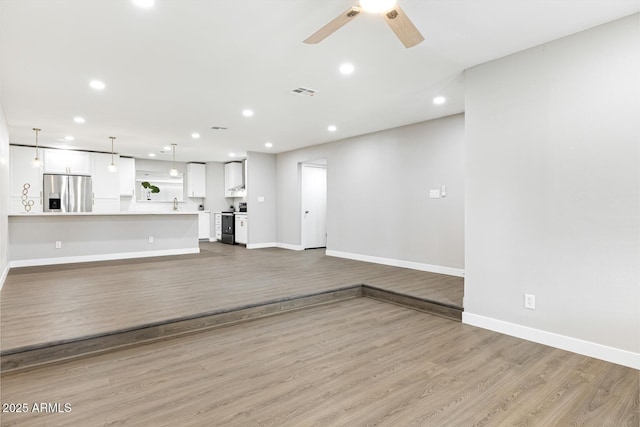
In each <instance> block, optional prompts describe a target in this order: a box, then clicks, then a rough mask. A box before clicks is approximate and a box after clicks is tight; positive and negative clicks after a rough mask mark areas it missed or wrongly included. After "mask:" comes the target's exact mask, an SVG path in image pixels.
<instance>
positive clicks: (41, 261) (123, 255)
mask: <svg viewBox="0 0 640 427" xmlns="http://www.w3.org/2000/svg"><path fill="white" fill-rule="evenodd" d="M197 253H200V249H199V248H185V249H165V250H158V251H140V252H120V253H114V254H97V255H81V256H69V257H59V258H36V259H21V260H15V261H9V267H11V268H15V267H34V266H37V265H54V264H71V263H76V262H93V261H112V260H116V259H130V258H148V257H154V256H167V255H185V254H197Z"/></svg>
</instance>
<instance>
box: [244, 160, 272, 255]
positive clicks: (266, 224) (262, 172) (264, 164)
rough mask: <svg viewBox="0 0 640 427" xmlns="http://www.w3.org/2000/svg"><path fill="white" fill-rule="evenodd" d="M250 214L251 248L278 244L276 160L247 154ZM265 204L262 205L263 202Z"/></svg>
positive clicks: (249, 238) (249, 237)
mask: <svg viewBox="0 0 640 427" xmlns="http://www.w3.org/2000/svg"><path fill="white" fill-rule="evenodd" d="M246 186H247V198H246V199H247V213H248V225H249V226H248V234H249V236H248V243H247V246H248V247H249V248H252V247H260V246H271V245H273V244H274V243H275V242H276V156H275V155H274V154H269V153H257V152H248V153H247V183H246ZM260 200H262V201H260Z"/></svg>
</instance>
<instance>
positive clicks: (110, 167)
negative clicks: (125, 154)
mask: <svg viewBox="0 0 640 427" xmlns="http://www.w3.org/2000/svg"><path fill="white" fill-rule="evenodd" d="M109 139H111V164H110V165H109V172H118V166H116V164H115V163H114V162H113V140H114V139H116V137H115V136H110V137H109Z"/></svg>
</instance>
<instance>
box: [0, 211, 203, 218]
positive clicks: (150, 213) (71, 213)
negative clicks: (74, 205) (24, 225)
mask: <svg viewBox="0 0 640 427" xmlns="http://www.w3.org/2000/svg"><path fill="white" fill-rule="evenodd" d="M201 212H208V211H190V212H185V211H165V212H140V211H120V212H19V213H10V214H9V216H10V217H12V216H14V217H29V216H38V217H42V216H122V215H197V214H198V213H201Z"/></svg>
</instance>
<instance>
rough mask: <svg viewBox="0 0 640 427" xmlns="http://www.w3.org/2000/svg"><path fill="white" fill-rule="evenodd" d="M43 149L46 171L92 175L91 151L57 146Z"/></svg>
mask: <svg viewBox="0 0 640 427" xmlns="http://www.w3.org/2000/svg"><path fill="white" fill-rule="evenodd" d="M42 151H44V156H43V160H44V173H68V174H75V175H91V153H88V152H85V151H74V150H57V149H55V148H46V149H44V150H42ZM107 165H108V164H107Z"/></svg>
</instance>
